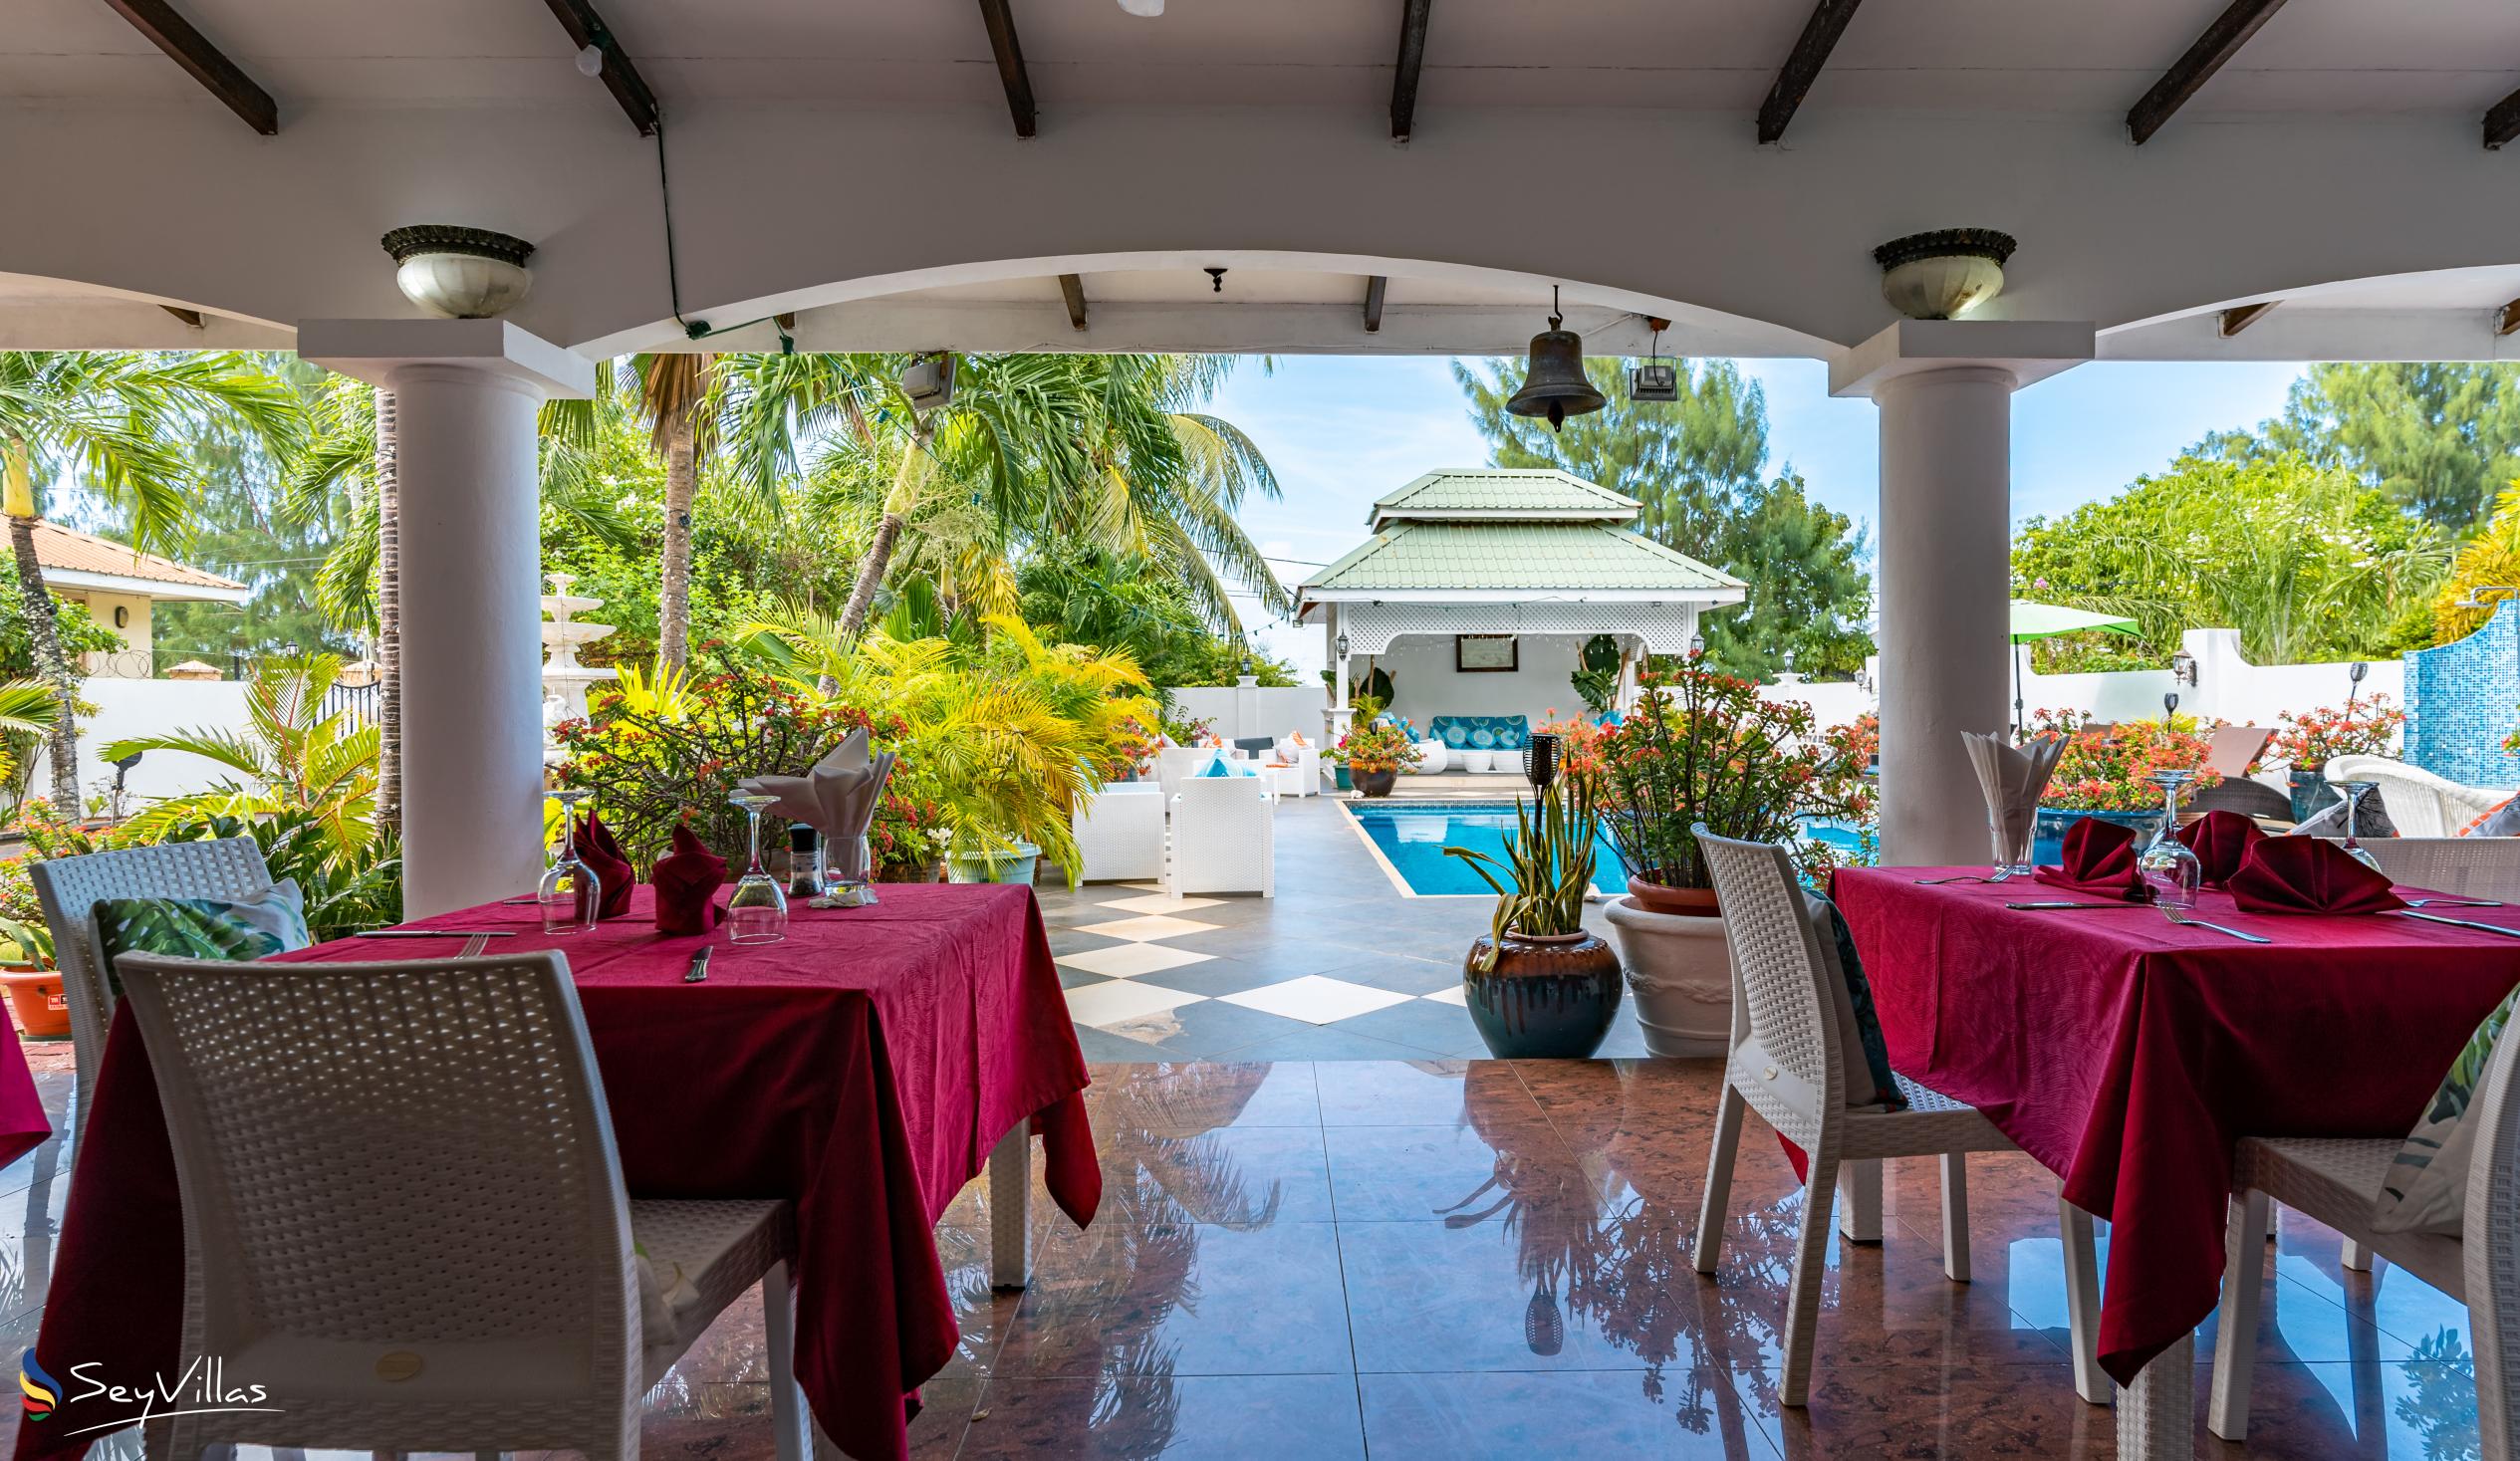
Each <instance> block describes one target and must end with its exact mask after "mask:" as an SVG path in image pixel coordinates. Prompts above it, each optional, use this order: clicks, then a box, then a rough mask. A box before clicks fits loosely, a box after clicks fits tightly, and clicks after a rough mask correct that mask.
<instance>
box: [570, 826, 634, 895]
mask: <svg viewBox="0 0 2520 1461" xmlns="http://www.w3.org/2000/svg"><path fill="white" fill-rule="evenodd" d="M578 860H579V861H581V862H584V863H586V864H587V867H588V868H589V869H590V870H591V871H593V872H594V873H595V881H596V886H597V887H598V888H599V889H601V891H602V897H601V899H600V900H599V901H598V902H597V903H596V908H595V916H596V917H597V918H599V919H601V918H619V917H621V916H622V915H623V914H624V913H627V912H629V911H630V886H631V885H632V884H633V883H635V882H637V881H638V871H637V869H636V868H634V867H632V866H630V854H629V853H627V852H623V851H622V844H621V840H620V839H618V838H616V837H614V836H613V829H611V828H609V827H606V826H605V825H604V819H603V818H602V817H601V816H598V815H597V814H596V813H594V812H589V813H587V815H586V816H584V817H582V818H580V819H579V820H578Z"/></svg>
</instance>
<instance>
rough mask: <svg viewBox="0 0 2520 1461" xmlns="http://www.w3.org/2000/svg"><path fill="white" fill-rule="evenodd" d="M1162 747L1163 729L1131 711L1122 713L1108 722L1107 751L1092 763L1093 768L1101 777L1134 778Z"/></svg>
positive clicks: (1114, 779) (1140, 774)
mask: <svg viewBox="0 0 2520 1461" xmlns="http://www.w3.org/2000/svg"><path fill="white" fill-rule="evenodd" d="M1162 749H1163V732H1162V730H1161V729H1159V728H1158V725H1150V724H1148V723H1147V722H1146V721H1145V720H1144V719H1142V718H1140V717H1138V716H1134V715H1124V716H1122V717H1121V718H1120V719H1119V720H1117V721H1115V722H1113V724H1112V739H1111V745H1110V749H1109V752H1108V754H1106V755H1105V756H1104V757H1103V758H1101V760H1100V761H1099V762H1098V763H1097V764H1096V766H1095V768H1094V769H1095V771H1096V773H1097V774H1099V775H1100V776H1101V777H1102V778H1103V780H1105V781H1107V782H1114V781H1135V780H1136V779H1137V778H1138V777H1140V776H1143V775H1145V774H1146V768H1147V767H1148V766H1150V765H1152V764H1153V762H1154V759H1155V753H1156V752H1157V751H1160V750H1162Z"/></svg>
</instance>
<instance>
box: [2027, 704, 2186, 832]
mask: <svg viewBox="0 0 2520 1461" xmlns="http://www.w3.org/2000/svg"><path fill="white" fill-rule="evenodd" d="M2091 719H2092V717H2091V716H2090V715H2088V714H2086V713H2084V712H2082V711H2079V710H2038V711H2033V712H2032V713H2031V717H2030V728H2029V735H2028V739H2030V740H2034V741H2053V740H2062V741H2064V742H2065V749H2064V751H2063V752H2061V753H2060V754H2059V755H2058V756H2057V761H2056V771H2055V773H2054V774H2053V775H2051V776H2050V777H2049V778H2048V789H2047V791H2046V792H2045V793H2043V794H2042V795H2041V796H2040V798H2039V805H2040V806H2042V807H2054V808H2057V809H2059V810H2065V811H2076V812H2150V811H2155V810H2158V809H2159V807H2160V805H2161V789H2160V788H2159V787H2157V786H2155V785H2153V784H2152V780H2151V778H2152V776H2153V775H2154V774H2155V773H2157V772H2163V771H2187V772H2193V773H2194V774H2195V779H2194V780H2193V781H2191V782H2189V783H2188V790H2189V791H2190V792H2200V791H2203V790H2204V789H2205V788H2207V787H2210V786H2212V785H2214V784H2215V783H2217V782H2219V781H2221V780H2222V778H2221V776H2219V775H2218V774H2216V773H2215V772H2214V770H2213V769H2212V768H2211V767H2209V766H2207V765H2206V764H2205V758H2206V756H2207V755H2208V754H2209V753H2210V752H2211V751H2212V750H2213V734H2212V728H2211V727H2209V726H2204V725H2201V724H2199V723H2198V722H2197V720H2196V718H2195V717H2194V716H2187V715H2182V716H2177V717H2175V718H2173V719H2171V720H2167V721H2160V720H2122V721H2119V722H2118V723H2116V724H2115V725H2111V726H2109V727H2107V728H2106V729H2086V727H2087V726H2088V725H2090V723H2091Z"/></svg>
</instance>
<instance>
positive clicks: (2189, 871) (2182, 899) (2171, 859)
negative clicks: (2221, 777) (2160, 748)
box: [2136, 771, 2205, 914]
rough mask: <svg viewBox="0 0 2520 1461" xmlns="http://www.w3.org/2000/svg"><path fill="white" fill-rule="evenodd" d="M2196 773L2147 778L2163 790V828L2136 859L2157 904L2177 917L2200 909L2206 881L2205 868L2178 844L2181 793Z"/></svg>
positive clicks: (2181, 844)
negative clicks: (2186, 910) (2198, 893)
mask: <svg viewBox="0 0 2520 1461" xmlns="http://www.w3.org/2000/svg"><path fill="white" fill-rule="evenodd" d="M2195 775H2196V773H2194V772H2192V771H2156V772H2154V773H2152V775H2151V776H2150V777H2149V778H2147V780H2149V781H2150V782H2151V783H2152V784H2153V785H2154V786H2156V787H2159V788H2160V789H2161V827H2160V830H2159V831H2158V832H2155V833H2154V834H2153V835H2152V842H2151V844H2150V845H2149V846H2147V847H2146V848H2144V850H2143V851H2142V852H2141V853H2139V854H2138V855H2137V857H2136V870H2137V872H2138V873H2139V874H2140V875H2142V878H2143V885H2144V886H2145V887H2148V888H2150V889H2151V890H2152V901H2153V904H2154V905H2155V906H2157V907H2159V908H2160V909H2161V910H2162V911H2163V912H2166V913H2171V914H2175V913H2177V912H2178V911H2179V910H2180V909H2184V908H2193V907H2195V906H2196V889H2197V888H2198V887H2199V886H2200V885H2201V884H2202V883H2203V882H2204V880H2205V864H2204V863H2203V862H2202V861H2200V860H2198V858H2197V856H2196V854H2195V852H2192V851H2190V850H2189V849H2188V847H2187V845H2186V844H2185V843H2182V842H2180V841H2179V840H2178V790H2179V788H2181V787H2183V786H2185V785H2187V783H2188V782H2190V781H2192V780H2194V779H2195Z"/></svg>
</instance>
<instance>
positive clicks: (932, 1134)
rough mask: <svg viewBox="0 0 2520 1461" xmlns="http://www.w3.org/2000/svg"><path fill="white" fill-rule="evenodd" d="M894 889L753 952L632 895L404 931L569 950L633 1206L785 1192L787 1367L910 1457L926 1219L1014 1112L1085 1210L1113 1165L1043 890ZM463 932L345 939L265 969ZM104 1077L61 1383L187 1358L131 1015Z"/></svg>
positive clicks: (812, 1393) (55, 1333) (73, 1235)
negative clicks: (490, 935) (790, 1238)
mask: <svg viewBox="0 0 2520 1461" xmlns="http://www.w3.org/2000/svg"><path fill="white" fill-rule="evenodd" d="M649 898H650V889H648V888H646V887H643V886H642V887H640V888H639V889H638V890H637V896H636V899H635V901H634V903H633V905H632V912H631V915H630V916H629V917H627V918H621V919H616V920H613V921H610V922H606V923H603V924H600V925H598V926H597V927H596V929H595V930H594V931H593V932H590V933H585V934H579V935H576V936H573V937H568V938H562V939H546V938H545V937H544V936H543V934H542V930H541V924H540V918H539V914H538V913H537V911H536V909H535V908H534V907H533V906H531V905H524V906H511V905H498V904H493V905H490V906H487V907H482V908H474V909H467V910H465V911H462V912H457V913H449V914H445V915H443V916H442V917H439V918H435V919H425V920H421V921H420V922H419V923H417V924H415V925H412V926H416V927H428V926H432V925H433V926H438V927H463V928H476V927H481V928H490V927H496V928H513V929H516V930H518V936H517V937H513V938H503V939H499V940H497V941H496V946H497V951H498V952H501V953H513V952H518V951H521V950H527V949H536V948H558V949H560V950H562V951H563V952H564V953H566V954H567V956H568V959H569V968H570V972H571V974H572V975H573V976H574V977H575V978H576V980H577V983H578V990H579V1002H580V1004H581V1005H582V1006H583V1007H584V1009H585V1011H586V1019H587V1029H588V1034H589V1036H590V1037H591V1039H592V1040H593V1043H594V1046H595V1052H596V1060H597V1063H598V1064H599V1066H600V1067H601V1068H602V1075H603V1078H604V1088H605V1096H606V1098H607V1100H608V1101H609V1103H610V1105H611V1107H612V1115H613V1129H614V1135H615V1137H616V1139H617V1140H618V1141H619V1143H620V1146H621V1153H622V1173H623V1178H624V1181H625V1183H626V1185H627V1186H628V1187H629V1189H630V1192H631V1194H632V1195H634V1196H639V1197H784V1198H787V1199H790V1200H791V1201H793V1202H795V1203H796V1205H797V1226H798V1249H799V1251H798V1256H797V1261H796V1264H795V1271H794V1277H795V1280H796V1284H797V1291H798V1311H797V1329H798V1335H797V1349H796V1367H797V1378H798V1380H799V1381H800V1383H801V1384H802V1385H803V1386H804V1389H805V1392H806V1396H807V1398H808V1399H809V1400H810V1401H811V1402H812V1404H813V1407H814V1413H815V1416H816V1418H817V1419H819V1420H820V1421H821V1422H822V1424H823V1428H824V1429H825V1430H826V1431H827V1432H829V1433H830V1435H831V1437H832V1439H833V1440H834V1441H836V1442H838V1443H839V1444H840V1445H841V1446H842V1447H843V1448H844V1449H845V1450H847V1451H848V1452H849V1453H850V1454H852V1455H854V1456H860V1457H873V1458H899V1457H901V1456H903V1455H904V1454H905V1452H904V1440H903V1434H902V1427H903V1423H904V1418H905V1410H904V1405H903V1397H904V1396H905V1395H907V1394H908V1393H909V1392H910V1391H911V1390H913V1389H914V1388H915V1387H916V1386H917V1385H918V1384H919V1383H920V1382H921V1381H923V1380H925V1379H926V1378H927V1377H928V1376H929V1375H932V1374H934V1373H935V1372H936V1370H937V1369H939V1368H940V1367H942V1366H943V1364H944V1363H945V1361H946V1360H947V1359H948V1358H950V1357H951V1355H952V1353H953V1349H954V1343H955V1334H956V1326H955V1320H954V1313H953V1306H952V1304H951V1302H950V1301H949V1300H948V1298H947V1295H946V1292H945V1283H944V1274H943V1272H942V1270H941V1268H940V1267H939V1265H938V1263H937V1259H936V1248H935V1240H934V1237H933V1234H932V1231H931V1230H932V1228H933V1226H934V1224H935V1221H936V1219H937V1218H938V1217H940V1216H941V1215H942V1214H943V1213H944V1210H945V1208H946V1206H947V1205H948V1204H949V1203H951V1202H952V1201H953V1199H954V1196H955V1194H956V1193H957V1192H959V1191H960V1190H961V1188H962V1186H963V1184H964V1183H965V1182H966V1181H968V1180H969V1179H970V1178H971V1177H973V1176H974V1175H976V1174H977V1173H978V1172H979V1171H980V1169H981V1168H982V1166H983V1165H985V1164H986V1161H987V1158H988V1154H989V1150H990V1148H991V1147H992V1146H993V1145H995V1144H996V1141H997V1139H998V1138H999V1137H1000V1136H1001V1135H1003V1134H1004V1133H1005V1132H1007V1131H1009V1130H1012V1129H1013V1128H1014V1127H1015V1125H1016V1123H1017V1122H1019V1121H1022V1120H1023V1119H1025V1118H1026V1117H1027V1116H1031V1117H1034V1118H1035V1124H1036V1129H1038V1130H1040V1131H1041V1133H1042V1135H1043V1148H1044V1160H1045V1165H1046V1171H1045V1176H1046V1178H1047V1182H1048V1185H1049V1188H1050V1192H1051V1195H1052V1196H1053V1197H1054V1198H1055V1199H1057V1201H1058V1203H1059V1205H1060V1206H1061V1207H1062V1208H1064V1209H1065V1210H1066V1211H1067V1213H1068V1215H1069V1216H1070V1217H1072V1218H1074V1219H1075V1220H1076V1221H1077V1222H1079V1223H1081V1224H1082V1223H1085V1222H1088V1221H1090V1220H1091V1219H1092V1217H1093V1215H1094V1210H1095V1208H1096V1206H1097V1205H1098V1204H1099V1202H1100V1200H1101V1194H1102V1174H1101V1170H1100V1168H1099V1166H1098V1164H1097V1162H1096V1160H1095V1156H1094V1140H1093V1133H1092V1132H1091V1131H1090V1130H1089V1129H1088V1128H1087V1125H1086V1119H1085V1107H1084V1101H1083V1099H1082V1093H1083V1091H1084V1089H1085V1086H1086V1074H1085V1060H1084V1057H1083V1055H1082V1054H1081V1053H1080V1052H1079V1051H1078V1049H1077V1043H1076V1034H1075V1030H1074V1027H1072V1026H1071V1025H1070V1024H1069V1021H1068V1014H1067V1001H1066V999H1065V998H1064V996H1063V995H1062V993H1061V991H1060V987H1059V979H1058V972H1057V970H1056V969H1055V968H1054V967H1053V965H1052V963H1051V956H1050V945H1049V941H1048V939H1047V938H1046V937H1045V936H1044V935H1043V932H1042V926H1041V917H1040V914H1039V912H1038V910H1037V909H1036V907H1035V905H1034V903H1033V900H1032V890H1031V889H1030V888H1026V887H1018V886H983V885H972V886H947V885H943V884H930V885H921V886H902V887H894V886H886V887H884V888H882V898H883V901H882V903H881V904H879V905H878V906H876V907H873V908H859V909H849V910H815V909H809V908H806V907H804V906H803V905H802V904H799V905H797V906H796V907H795V908H794V910H793V912H792V917H791V922H790V924H789V936H788V938H787V940H786V941H785V942H782V943H777V944H770V945H751V946H746V947H742V948H737V947H734V946H732V945H729V944H728V943H727V942H726V934H725V930H724V929H722V928H721V929H719V930H718V931H717V932H716V933H714V934H711V935H707V936H701V935H692V936H689V937H680V938H667V937H663V936H660V935H659V934H657V933H656V931H655V929H654V926H653V924H652V923H651V922H650V920H649V914H648V910H649V906H650V905H649ZM703 943H713V944H715V945H717V946H718V947H717V952H716V955H715V957H714V959H713V961H712V962H711V964H710V968H709V977H708V980H707V982H706V983H704V984H698V985H687V984H685V983H683V982H682V976H683V972H684V970H685V969H686V968H687V967H688V966H689V963H690V958H691V953H692V951H693V950H694V949H696V948H698V947H699V946H700V945H701V944H703ZM461 946H462V941H461V940H460V939H459V938H455V937H452V936H450V937H449V938H448V939H447V940H446V943H445V946H444V947H442V948H441V947H440V946H439V945H437V944H436V943H434V942H422V941H418V940H384V939H373V940H371V939H346V940H342V941H340V942H337V943H332V944H327V945H323V946H321V947H318V948H313V949H307V950H304V951H302V952H299V953H296V954H288V955H282V956H281V957H282V958H284V959H287V960H291V961H300V960H325V961H338V960H346V959H352V960H355V959H395V958H414V957H419V956H422V955H426V954H440V953H447V954H451V953H455V952H458V951H459V950H460V949H461ZM97 1087H98V1089H97V1093H96V1101H97V1104H96V1109H95V1114H94V1115H93V1117H92V1118H91V1120H90V1124H89V1127H88V1133H87V1138H86V1142H85V1144H84V1146H83V1147H82V1148H81V1151H80V1153H79V1157H78V1161H77V1164H76V1166H75V1167H74V1173H75V1175H74V1178H73V1186H72V1189H71V1196H70V1204H69V1208H68V1210H67V1212H66V1213H65V1214H64V1217H63V1223H62V1236H61V1244H60V1249H59V1259H58V1262H57V1264H56V1266H55V1269H54V1272H53V1280H52V1288H51V1293H50V1297H49V1299H48V1302H47V1303H46V1306H45V1311H44V1326H43V1330H42V1333H41V1335H40V1337H39V1339H38V1340H37V1347H38V1352H39V1353H40V1354H41V1355H42V1357H43V1362H44V1364H45V1367H46V1368H47V1369H49V1370H50V1371H51V1372H52V1373H54V1374H56V1375H67V1374H68V1373H69V1366H71V1365H74V1364H85V1363H87V1362H89V1361H92V1360H94V1361H101V1362H102V1363H103V1365H104V1369H103V1374H104V1375H105V1376H106V1377H108V1378H112V1379H117V1380H122V1381H124V1382H126V1383H144V1382H145V1381H146V1379H147V1377H148V1376H149V1375H150V1374H151V1373H152V1372H160V1371H162V1372H164V1373H167V1374H169V1375H171V1374H173V1373H175V1372H176V1371H177V1370H178V1369H180V1368H181V1361H179V1360H177V1358H176V1356H175V1352H174V1351H175V1349H176V1347H177V1346H178V1344H179V1342H180V1339H181V1335H180V1330H181V1321H182V1307H183V1277H182V1276H183V1239H182V1229H181V1226H180V1224H181V1217H180V1214H181V1206H180V1203H179V1202H178V1200H177V1197H176V1190H175V1178H174V1168H173V1163H172V1159H171V1157H170V1156H169V1154H168V1151H167V1147H166V1136H165V1126H164V1122H163V1120H162V1118H161V1116H160V1114H159V1111H158V1106H157V1095H156V1083H155V1081H154V1080H153V1079H152V1077H151V1074H150V1071H149V1068H148V1063H147V1056H146V1050H145V1048H144V1047H143V1046H142V1045H141V1044H140V1042H139V1036H138V1032H137V1029H136V1027H134V1026H133V1025H132V1024H131V1022H130V1021H129V1019H128V1018H127V1016H118V1018H117V1019H116V1021H115V1027H114V1032H113V1035H112V1036H111V1038H110V1041H109V1044H108V1046H107V1052H106V1059H105V1062H104V1066H103V1070H102V1074H101V1075H100V1078H99V1080H98V1083H97ZM83 1098H84V1096H83ZM486 1195H487V1196H490V1197H495V1194H486ZM189 1357H190V1356H185V1358H187V1359H188V1358H189ZM74 1388H76V1387H74ZM282 1403H284V1404H285V1403H286V1399H285V1396H284V1397H282ZM78 1415H79V1410H78V1408H77V1407H76V1406H75V1405H66V1406H65V1407H64V1408H63V1409H62V1410H61V1411H60V1412H58V1413H57V1414H56V1415H55V1416H54V1417H53V1418H52V1419H50V1420H48V1421H45V1422H43V1423H41V1424H26V1425H23V1426H21V1427H20V1428H19V1431H18V1448H17V1455H18V1457H19V1458H20V1461H35V1458H38V1457H45V1456H52V1455H61V1454H66V1453H69V1452H73V1451H76V1450H77V1449H80V1448H83V1447H85V1446H86V1444H87V1442H88V1439H89V1438H87V1437H80V1438H76V1439H69V1438H66V1437H65V1435H64V1433H65V1432H66V1431H70V1430H74V1429H76V1428H77V1427H78V1426H79V1424H80V1421H79V1420H78V1419H77V1416H78Z"/></svg>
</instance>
